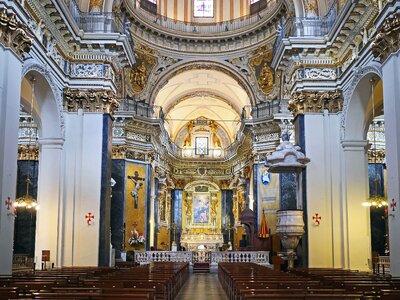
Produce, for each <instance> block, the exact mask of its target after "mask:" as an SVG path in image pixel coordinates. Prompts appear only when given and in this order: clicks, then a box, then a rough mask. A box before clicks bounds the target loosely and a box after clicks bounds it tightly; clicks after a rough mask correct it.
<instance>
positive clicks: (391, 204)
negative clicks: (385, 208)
mask: <svg viewBox="0 0 400 300" xmlns="http://www.w3.org/2000/svg"><path fill="white" fill-rule="evenodd" d="M396 206H397V203H396V201H394V199H392V203H390V207H391V209H392V211H396Z"/></svg>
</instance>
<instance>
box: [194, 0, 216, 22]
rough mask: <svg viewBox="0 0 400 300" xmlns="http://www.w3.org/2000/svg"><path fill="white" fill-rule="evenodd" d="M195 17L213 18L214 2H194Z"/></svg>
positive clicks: (205, 0)
mask: <svg viewBox="0 0 400 300" xmlns="http://www.w3.org/2000/svg"><path fill="white" fill-rule="evenodd" d="M193 17H195V18H213V17H214V0H193Z"/></svg>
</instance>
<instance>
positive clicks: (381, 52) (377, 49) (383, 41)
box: [371, 12, 400, 63]
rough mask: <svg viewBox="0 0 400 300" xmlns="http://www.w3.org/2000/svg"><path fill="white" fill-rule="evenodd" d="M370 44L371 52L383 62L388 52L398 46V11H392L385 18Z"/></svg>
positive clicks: (397, 48)
mask: <svg viewBox="0 0 400 300" xmlns="http://www.w3.org/2000/svg"><path fill="white" fill-rule="evenodd" d="M377 32H378V34H377V35H376V36H375V40H374V41H373V42H372V44H371V49H372V54H373V55H374V56H375V57H379V59H380V61H381V63H384V62H385V61H386V60H387V58H388V57H389V55H390V54H392V53H395V52H397V51H398V50H399V48H400V13H399V12H393V13H391V14H390V15H389V16H387V17H386V18H385V20H384V21H383V23H382V25H381V26H380V27H379V28H378V30H377Z"/></svg>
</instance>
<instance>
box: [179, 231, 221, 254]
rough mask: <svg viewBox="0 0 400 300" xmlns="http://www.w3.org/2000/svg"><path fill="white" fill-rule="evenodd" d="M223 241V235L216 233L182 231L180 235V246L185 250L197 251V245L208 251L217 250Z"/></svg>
mask: <svg viewBox="0 0 400 300" xmlns="http://www.w3.org/2000/svg"><path fill="white" fill-rule="evenodd" d="M223 243H224V237H223V235H222V234H221V233H218V234H203V233H202V234H190V233H183V234H182V236H181V246H183V247H185V248H186V250H187V251H197V250H198V249H199V247H201V246H204V248H205V249H206V250H208V251H218V248H219V247H221V246H222V244H223Z"/></svg>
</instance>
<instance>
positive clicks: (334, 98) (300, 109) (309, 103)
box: [288, 90, 343, 116]
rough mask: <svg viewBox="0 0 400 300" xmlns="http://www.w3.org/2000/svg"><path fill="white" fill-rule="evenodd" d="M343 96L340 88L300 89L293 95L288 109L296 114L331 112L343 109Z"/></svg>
mask: <svg viewBox="0 0 400 300" xmlns="http://www.w3.org/2000/svg"><path fill="white" fill-rule="evenodd" d="M342 107H343V96H342V92H341V91H340V90H334V91H300V92H295V93H294V94H293V95H292V99H291V100H290V101H289V104H288V110H289V111H290V112H292V114H293V115H294V116H297V115H299V114H304V113H323V112H324V110H328V111H329V112H330V113H337V112H340V111H342Z"/></svg>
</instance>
